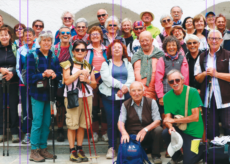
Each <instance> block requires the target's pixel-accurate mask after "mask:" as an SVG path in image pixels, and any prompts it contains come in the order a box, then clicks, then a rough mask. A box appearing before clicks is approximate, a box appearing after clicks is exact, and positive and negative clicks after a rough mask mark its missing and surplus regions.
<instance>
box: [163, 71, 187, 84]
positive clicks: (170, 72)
mask: <svg viewBox="0 0 230 164" xmlns="http://www.w3.org/2000/svg"><path fill="white" fill-rule="evenodd" d="M176 72H178V73H179V74H180V77H181V79H182V80H183V79H184V76H183V75H182V73H181V72H180V71H179V70H177V69H172V70H171V71H169V73H168V74H167V82H169V76H170V75H171V74H173V73H176Z"/></svg>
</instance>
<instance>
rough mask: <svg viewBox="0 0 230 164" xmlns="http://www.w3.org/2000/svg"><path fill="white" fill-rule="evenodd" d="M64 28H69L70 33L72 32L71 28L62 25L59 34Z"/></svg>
mask: <svg viewBox="0 0 230 164" xmlns="http://www.w3.org/2000/svg"><path fill="white" fill-rule="evenodd" d="M63 28H68V29H69V31H71V30H70V28H69V27H67V26H65V25H62V26H61V27H60V29H59V32H60V31H61V29H63Z"/></svg>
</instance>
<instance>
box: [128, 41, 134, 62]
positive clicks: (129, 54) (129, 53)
mask: <svg viewBox="0 0 230 164" xmlns="http://www.w3.org/2000/svg"><path fill="white" fill-rule="evenodd" d="M127 53H128V56H129V57H131V58H132V57H133V53H132V52H131V51H130V43H129V44H128V46H127Z"/></svg>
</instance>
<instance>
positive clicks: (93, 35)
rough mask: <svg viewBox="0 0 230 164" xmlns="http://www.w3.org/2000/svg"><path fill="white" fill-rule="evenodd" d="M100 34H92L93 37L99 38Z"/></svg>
mask: <svg viewBox="0 0 230 164" xmlns="http://www.w3.org/2000/svg"><path fill="white" fill-rule="evenodd" d="M99 35H100V34H99V33H93V34H91V36H93V37H95V36H99Z"/></svg>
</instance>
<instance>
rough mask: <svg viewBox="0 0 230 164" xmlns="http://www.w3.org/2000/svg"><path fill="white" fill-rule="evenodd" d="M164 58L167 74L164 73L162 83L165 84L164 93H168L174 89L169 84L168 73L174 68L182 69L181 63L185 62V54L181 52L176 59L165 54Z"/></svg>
mask: <svg viewBox="0 0 230 164" xmlns="http://www.w3.org/2000/svg"><path fill="white" fill-rule="evenodd" d="M163 60H164V63H165V75H164V78H163V82H162V83H163V86H164V93H167V92H168V91H169V90H171V89H172V88H171V87H170V85H169V84H168V81H167V74H168V73H169V71H171V70H172V69H177V70H179V71H180V70H181V65H182V63H183V60H184V56H183V55H181V53H179V54H178V57H177V58H176V59H174V60H171V59H170V57H169V56H164V57H163Z"/></svg>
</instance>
